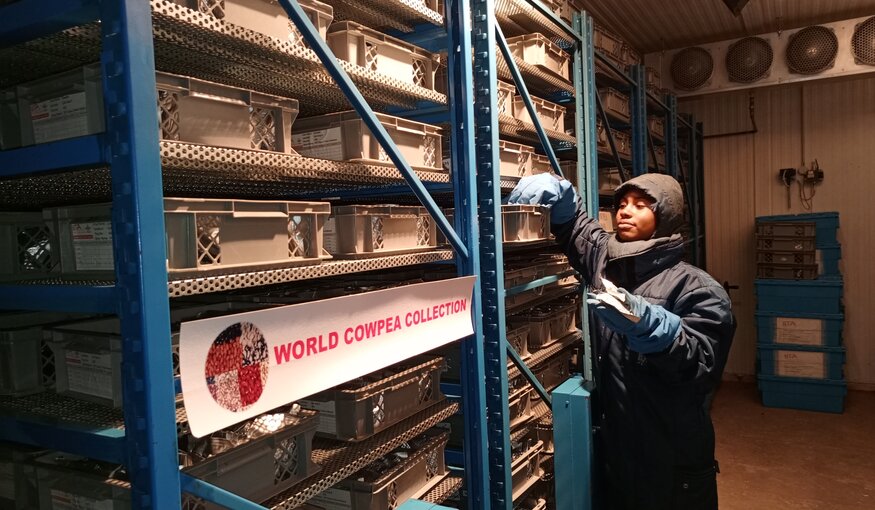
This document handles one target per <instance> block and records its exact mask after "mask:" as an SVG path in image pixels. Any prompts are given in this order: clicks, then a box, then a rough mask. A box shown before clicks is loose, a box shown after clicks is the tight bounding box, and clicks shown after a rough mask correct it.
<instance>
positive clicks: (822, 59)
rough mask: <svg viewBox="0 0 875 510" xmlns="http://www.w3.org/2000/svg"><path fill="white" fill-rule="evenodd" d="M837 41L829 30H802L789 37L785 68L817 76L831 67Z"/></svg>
mask: <svg viewBox="0 0 875 510" xmlns="http://www.w3.org/2000/svg"><path fill="white" fill-rule="evenodd" d="M838 50H839V41H838V38H837V37H836V35H835V33H833V31H832V30H831V29H829V28H826V27H821V26H815V27H808V28H803V29H802V30H800V31H798V32H796V33H795V34H793V35H792V36H790V42H789V43H788V44H787V67H789V68H790V70H791V71H793V72H794V73H799V74H817V73H819V72H822V71H825V70H827V69H829V68H830V67H832V66H833V64H834V63H835V59H836V55H838Z"/></svg>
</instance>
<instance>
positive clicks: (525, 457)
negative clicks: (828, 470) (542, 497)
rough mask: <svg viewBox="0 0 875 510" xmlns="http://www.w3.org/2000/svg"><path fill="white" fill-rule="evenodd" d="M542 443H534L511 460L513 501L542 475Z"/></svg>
mask: <svg viewBox="0 0 875 510" xmlns="http://www.w3.org/2000/svg"><path fill="white" fill-rule="evenodd" d="M543 449H544V445H543V443H540V442H538V443H536V444H535V445H534V446H533V447H532V448H529V450H528V451H526V452H525V453H523V454H522V455H519V456H518V457H517V458H516V459H513V460H512V461H511V465H510V479H511V497H512V498H513V500H514V501H517V500H518V499H520V498H521V497H522V496H523V495H524V494H525V493H526V492H527V491H528V490H529V489H531V488H532V486H533V485H535V484H536V483H538V480H540V479H541V475H543V470H542V469H541V456H542V454H543V453H542V452H543Z"/></svg>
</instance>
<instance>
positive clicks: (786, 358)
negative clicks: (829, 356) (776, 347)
mask: <svg viewBox="0 0 875 510" xmlns="http://www.w3.org/2000/svg"><path fill="white" fill-rule="evenodd" d="M775 364H776V365H777V366H776V367H775V372H776V373H777V374H778V375H783V376H788V377H813V378H817V379H825V378H826V354H825V353H822V352H807V351H775Z"/></svg>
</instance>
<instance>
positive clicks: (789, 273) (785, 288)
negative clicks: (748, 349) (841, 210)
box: [756, 212, 847, 413]
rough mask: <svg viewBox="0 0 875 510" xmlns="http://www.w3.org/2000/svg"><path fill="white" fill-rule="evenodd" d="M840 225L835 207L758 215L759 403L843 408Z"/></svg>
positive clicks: (843, 349)
mask: <svg viewBox="0 0 875 510" xmlns="http://www.w3.org/2000/svg"><path fill="white" fill-rule="evenodd" d="M838 226H839V216H838V213H835V212H827V213H813V214H800V215H785V216H763V217H759V218H757V239H756V243H757V277H758V279H757V280H756V292H757V313H756V319H757V378H758V381H759V389H760V391H761V392H762V398H763V405H765V406H769V407H785V408H792V409H806V410H812V411H826V412H836V413H840V412H842V410H843V408H844V399H845V395H846V394H847V383H846V382H845V380H844V368H843V367H844V363H845V348H844V347H843V346H842V325H843V322H844V315H843V311H844V308H843V306H842V291H843V281H842V275H841V272H840V271H839V264H838V261H839V259H840V258H841V246H840V245H839V243H838V240H837V238H836V234H837V231H838Z"/></svg>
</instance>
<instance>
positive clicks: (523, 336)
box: [506, 324, 531, 360]
mask: <svg viewBox="0 0 875 510" xmlns="http://www.w3.org/2000/svg"><path fill="white" fill-rule="evenodd" d="M506 337H507V343H508V344H509V345H510V346H511V347H513V349H514V350H515V351H516V352H517V354H519V355H520V358H521V359H523V360H527V359H529V358H530V357H531V353H530V352H529V326H528V324H521V325H519V326H516V327H514V328H511V329H510V330H509V331H508V332H507V334H506Z"/></svg>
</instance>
